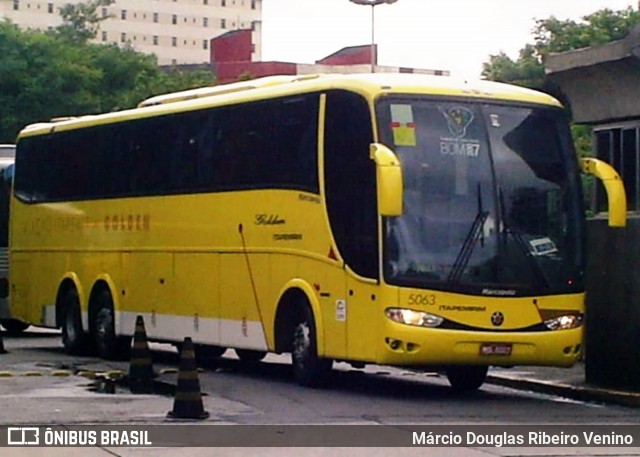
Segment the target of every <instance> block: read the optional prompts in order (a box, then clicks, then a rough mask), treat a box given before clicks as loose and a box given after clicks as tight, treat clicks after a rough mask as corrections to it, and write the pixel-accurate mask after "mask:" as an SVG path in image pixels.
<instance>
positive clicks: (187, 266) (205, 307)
mask: <svg viewBox="0 0 640 457" xmlns="http://www.w3.org/2000/svg"><path fill="white" fill-rule="evenodd" d="M174 265H175V292H176V293H175V298H174V299H173V303H168V304H167V305H168V306H170V307H171V309H172V312H173V313H176V314H181V313H184V314H185V317H188V318H189V319H190V320H191V322H192V324H194V325H193V328H192V332H193V334H185V335H182V336H181V335H177V336H178V337H179V338H184V337H186V336H192V337H193V338H194V340H195V341H199V342H202V343H203V344H214V345H220V278H219V275H220V271H219V265H220V255H219V254H217V253H202V254H195V253H193V254H192V253H184V254H180V253H178V254H176V255H175V259H174ZM165 299H166V298H165ZM177 318H180V317H179V316H177ZM196 323H197V325H195V324H196Z"/></svg>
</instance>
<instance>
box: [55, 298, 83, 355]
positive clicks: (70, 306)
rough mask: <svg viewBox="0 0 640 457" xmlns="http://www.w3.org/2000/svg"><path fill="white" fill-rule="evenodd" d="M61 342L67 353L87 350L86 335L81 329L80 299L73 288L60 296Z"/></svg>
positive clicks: (79, 352)
mask: <svg viewBox="0 0 640 457" xmlns="http://www.w3.org/2000/svg"><path fill="white" fill-rule="evenodd" d="M61 309H62V344H63V346H64V348H65V350H66V351H67V352H68V353H69V354H75V355H77V354H81V353H84V352H86V350H87V335H86V334H85V332H84V331H83V330H82V315H81V313H80V299H79V298H78V292H77V291H76V290H75V289H70V290H68V291H67V292H66V293H65V294H64V296H63V297H62V303H61Z"/></svg>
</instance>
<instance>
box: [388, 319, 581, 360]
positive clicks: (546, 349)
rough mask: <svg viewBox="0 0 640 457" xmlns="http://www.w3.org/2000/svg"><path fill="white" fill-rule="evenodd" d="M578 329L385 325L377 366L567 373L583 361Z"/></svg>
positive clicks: (579, 330)
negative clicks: (551, 368) (548, 368)
mask: <svg viewBox="0 0 640 457" xmlns="http://www.w3.org/2000/svg"><path fill="white" fill-rule="evenodd" d="M582 337H583V332H582V327H578V328H574V329H569V330H555V331H551V330H549V331H539V332H515V331H514V332H509V331H502V332H489V331H467V330H464V331H463V330H447V329H438V328H420V327H415V328H414V327H411V326H407V325H401V324H395V323H392V324H388V326H387V328H386V331H385V334H384V335H383V337H382V341H380V346H379V348H378V352H377V360H376V363H378V364H384V365H399V366H429V365H431V366H442V365H467V364H471V365H494V366H514V365H544V366H560V367H570V366H572V365H574V364H575V363H576V362H577V361H578V360H579V359H580V357H581V351H582Z"/></svg>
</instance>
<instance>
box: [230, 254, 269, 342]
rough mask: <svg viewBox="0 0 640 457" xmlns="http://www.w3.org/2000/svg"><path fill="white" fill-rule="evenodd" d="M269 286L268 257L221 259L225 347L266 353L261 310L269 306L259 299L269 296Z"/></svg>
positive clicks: (247, 256) (244, 256) (261, 255)
mask: <svg viewBox="0 0 640 457" xmlns="http://www.w3.org/2000/svg"><path fill="white" fill-rule="evenodd" d="M247 262H249V263H247ZM249 266H250V267H249ZM249 268H250V269H249ZM250 271H251V274H250ZM268 286H269V256H268V255H266V254H254V253H248V254H246V255H245V253H239V254H236V253H229V254H221V255H220V287H221V289H220V290H221V293H220V303H221V310H222V312H221V315H220V319H221V320H220V339H221V342H222V345H223V346H229V347H236V348H246V349H256V350H264V351H266V350H267V342H266V338H265V332H264V331H263V324H262V322H261V321H260V316H261V315H263V314H262V307H264V306H266V305H267V303H266V300H260V298H261V297H266V296H267V294H266V292H267V290H268ZM254 287H255V289H254ZM254 293H255V294H254ZM256 295H257V297H258V301H257V302H256ZM263 317H264V316H263Z"/></svg>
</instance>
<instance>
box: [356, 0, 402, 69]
mask: <svg viewBox="0 0 640 457" xmlns="http://www.w3.org/2000/svg"><path fill="white" fill-rule="evenodd" d="M349 1H350V2H351V3H355V4H356V5H366V6H371V73H375V71H376V63H377V55H376V54H377V53H376V41H375V32H374V30H375V26H374V18H375V17H374V10H375V7H376V6H378V5H382V4H383V3H388V4H391V3H395V2H397V1H398V0H349Z"/></svg>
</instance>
